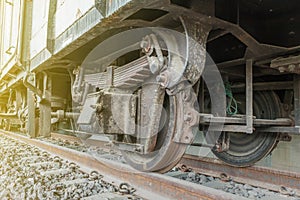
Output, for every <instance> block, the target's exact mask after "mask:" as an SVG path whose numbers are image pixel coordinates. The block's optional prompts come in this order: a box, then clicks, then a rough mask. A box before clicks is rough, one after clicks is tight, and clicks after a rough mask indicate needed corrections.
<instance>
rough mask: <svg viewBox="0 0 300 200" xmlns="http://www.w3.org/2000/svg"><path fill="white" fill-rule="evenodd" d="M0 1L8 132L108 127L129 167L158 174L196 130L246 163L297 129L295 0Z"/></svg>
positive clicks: (219, 152) (1, 92)
mask: <svg viewBox="0 0 300 200" xmlns="http://www.w3.org/2000/svg"><path fill="white" fill-rule="evenodd" d="M0 2H1V4H0V5H1V7H0V9H1V14H0V17H1V18H0V20H1V33H0V36H1V49H0V51H1V60H0V63H1V76H0V79H1V80H0V96H1V114H0V117H1V125H2V127H3V128H5V129H19V130H20V131H23V132H26V133H27V134H28V135H29V136H31V137H37V136H49V135H50V132H51V131H52V130H53V129H60V130H66V129H75V130H74V132H75V133H76V134H78V135H80V136H81V137H84V138H88V137H90V136H91V135H93V134H108V135H110V136H111V140H112V141H113V142H114V143H115V144H116V145H117V146H118V147H119V148H120V149H121V150H122V151H123V153H124V156H125V158H126V160H127V162H128V163H129V164H131V165H132V166H134V167H135V168H137V169H139V170H143V171H161V172H163V171H166V170H168V169H170V168H171V167H172V166H174V165H175V164H176V163H177V162H178V161H179V159H180V158H181V156H182V155H183V154H184V152H185V149H186V147H187V146H188V145H190V144H191V143H192V141H193V138H194V137H195V134H204V135H205V137H206V143H205V142H202V143H196V144H195V143H194V144H192V145H194V146H207V147H210V148H211V149H212V152H213V153H214V154H215V155H216V156H217V157H218V158H220V159H221V160H223V161H224V162H226V163H228V164H231V165H235V166H247V165H251V164H254V163H255V162H257V161H258V160H260V159H261V158H263V157H264V156H265V155H267V154H268V153H270V152H271V151H272V150H273V149H274V148H275V147H276V145H277V143H278V141H280V140H285V141H289V140H290V139H291V136H290V135H291V134H293V135H295V136H294V137H297V136H296V135H297V134H299V133H300V130H299V125H300V113H299V111H300V101H299V99H300V79H299V73H300V70H299V64H300V61H299V50H300V48H299V41H300V40H299V39H300V34H299V33H298V32H299V31H300V27H299V25H298V24H299V21H300V16H299V14H298V12H297V11H298V10H299V7H300V6H299V4H297V1H295V0H289V1H288V3H283V2H273V1H267V0H251V1H246V0H230V1H225V0H220V1H213V0H211V1H210V0H201V1H199V0H188V1H181V0H160V1H148V0H142V1H138V0H115V1H111V0H96V1H94V0H88V1H80V0H45V1H39V0H32V1H29V0H25V1H16V0H6V1H4V0H1V1H0ZM142 27H161V28H151V29H141V28H142ZM141 30H143V31H141ZM141 32H142V33H143V34H144V35H143V34H141ZM120 33H122V34H123V35H122V34H120ZM124 36H125V38H124ZM124 41H125V42H124ZM118 42H120V44H119V43H118ZM114 44H119V45H120V46H119V47H118V46H117V49H113V47H115V46H116V45H114ZM121 44H123V46H121ZM124 44H125V46H124ZM96 47H98V49H97V48H96ZM99 49H100V51H99ZM95 50H97V51H96V53H95ZM101 50H102V51H101ZM206 51H207V52H208V54H207V55H206ZM103 52H104V53H103ZM90 55H92V56H90ZM97 55H98V57H97ZM89 56H90V57H89ZM93 56H96V57H93ZM91 57H93V58H94V60H92V61H95V60H97V61H101V62H100V63H99V62H96V63H94V65H92V67H91V65H90V63H89V62H88V61H91V60H89V59H90V58H91ZM95 58H96V59H95ZM205 62H206V65H205V67H204V63H205ZM214 63H215V64H216V65H215V64H214ZM214 67H216V68H214ZM211 69H214V70H211ZM216 71H217V72H218V73H216V74H215V73H214V72H216ZM178 72H180V73H178ZM210 72H211V73H210ZM200 75H202V78H200ZM210 75H212V77H211V76H210ZM217 77H222V79H223V80H226V81H224V82H223V81H221V84H217V83H216V82H215V81H216V80H217V79H216V78H217ZM211 80H213V81H211ZM220 80H221V79H220ZM190 86H193V87H190ZM215 88H217V89H215ZM214 89H215V90H214ZM212 91H215V93H214V94H213V95H212ZM220 91H223V93H222V92H220ZM222 94H223V95H222ZM216 96H218V97H220V98H217V100H218V101H219V102H218V101H216V98H213V97H216ZM216 102H217V105H216ZM195 104H198V105H200V106H198V108H197V106H196V107H195V106H194V105H195ZM222 106H223V107H222ZM163 122H164V126H163ZM212 125H213V126H212ZM145 127H146V128H145ZM160 127H161V129H160ZM198 128H199V129H200V132H199V131H197V129H198ZM196 132H197V133H196ZM294 146H296V147H297V146H298V145H297V144H294ZM283 149H285V148H283ZM291 151H297V150H296V148H295V149H294V148H293V149H292V150H291ZM290 155H292V152H290ZM291 160H293V158H291Z"/></svg>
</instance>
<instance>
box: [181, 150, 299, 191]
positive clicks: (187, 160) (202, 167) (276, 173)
mask: <svg viewBox="0 0 300 200" xmlns="http://www.w3.org/2000/svg"><path fill="white" fill-rule="evenodd" d="M180 164H184V165H186V166H187V167H190V168H192V169H193V170H195V171H197V172H201V173H203V174H207V175H210V176H216V177H220V178H222V176H224V174H225V175H226V177H227V178H228V180H234V181H236V182H241V183H246V184H250V185H255V186H257V187H262V188H266V189H269V190H272V191H277V192H283V190H284V188H289V189H291V190H292V191H294V192H295V194H296V195H299V194H300V184H299V183H300V174H299V173H294V172H288V171H282V170H277V169H270V168H266V167H260V166H252V167H240V168H237V167H232V166H229V165H224V163H222V162H220V161H219V160H217V159H213V158H204V157H199V156H192V155H185V156H184V157H183V158H182V160H181V161H180Z"/></svg>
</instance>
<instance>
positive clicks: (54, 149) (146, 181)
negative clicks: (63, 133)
mask: <svg viewBox="0 0 300 200" xmlns="http://www.w3.org/2000/svg"><path fill="white" fill-rule="evenodd" d="M2 133H4V134H5V135H6V136H8V137H10V138H13V139H16V140H18V141H21V142H25V143H27V144H30V145H34V146H36V147H38V148H41V149H43V150H45V151H47V152H49V153H52V154H54V155H58V156H60V157H62V158H65V159H68V160H69V161H71V162H74V163H78V164H79V165H80V166H81V167H83V169H84V168H87V169H89V170H97V171H99V172H100V173H102V174H103V175H104V177H109V178H108V179H109V180H112V181H114V182H116V183H119V182H127V183H129V184H130V185H131V186H132V187H134V188H136V189H137V192H136V194H137V195H139V196H142V197H145V198H146V199H147V198H148V199H154V198H157V199H189V200H193V199H195V200H196V199H197V200H198V199H245V198H242V197H240V196H236V195H233V194H229V193H226V192H223V191H220V190H216V189H212V188H209V187H205V186H202V185H199V184H195V183H191V182H187V181H182V180H180V181H179V179H176V178H173V177H168V176H165V175H162V174H156V173H144V172H139V171H136V170H134V169H132V168H131V167H129V166H128V165H125V164H122V163H119V162H115V161H111V160H106V159H103V160H101V161H100V160H98V159H95V157H93V156H92V155H90V154H87V153H82V152H78V151H75V150H72V149H68V148H65V147H61V146H58V145H54V144H50V143H47V142H44V141H41V140H37V139H30V138H28V137H26V136H22V135H18V134H14V133H11V132H7V131H2Z"/></svg>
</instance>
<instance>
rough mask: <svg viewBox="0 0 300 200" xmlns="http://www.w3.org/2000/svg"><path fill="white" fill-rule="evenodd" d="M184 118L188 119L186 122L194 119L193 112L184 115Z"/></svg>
mask: <svg viewBox="0 0 300 200" xmlns="http://www.w3.org/2000/svg"><path fill="white" fill-rule="evenodd" d="M183 120H184V121H186V122H190V121H192V116H191V114H190V113H188V114H185V115H184V117H183Z"/></svg>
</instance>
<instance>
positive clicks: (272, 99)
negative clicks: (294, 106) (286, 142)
mask: <svg viewBox="0 0 300 200" xmlns="http://www.w3.org/2000/svg"><path fill="white" fill-rule="evenodd" d="M235 98H236V100H237V101H239V102H241V105H240V106H239V107H240V109H239V112H240V113H245V105H243V102H245V96H242V95H237V96H235ZM279 102H280V101H279V98H278V96H277V95H276V94H275V93H274V92H272V91H266V92H255V93H254V95H253V113H254V115H255V116H256V117H257V118H267V119H274V118H277V117H280V116H281V111H280V104H279ZM244 104H245V103H244ZM227 134H229V136H230V142H229V143H230V144H229V150H228V151H224V152H217V151H215V150H214V151H213V153H214V154H215V155H216V156H217V157H218V158H219V159H220V160H222V161H224V162H225V163H227V164H229V165H233V166H239V167H245V166H249V165H252V164H254V163H256V162H257V161H259V160H260V159H262V158H263V157H264V156H266V155H268V154H269V153H270V152H271V151H272V150H273V148H274V147H275V145H276V144H277V136H278V134H277V133H271V134H270V133H263V132H258V131H254V132H253V134H250V135H249V134H245V133H233V132H228V133H227Z"/></svg>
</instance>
